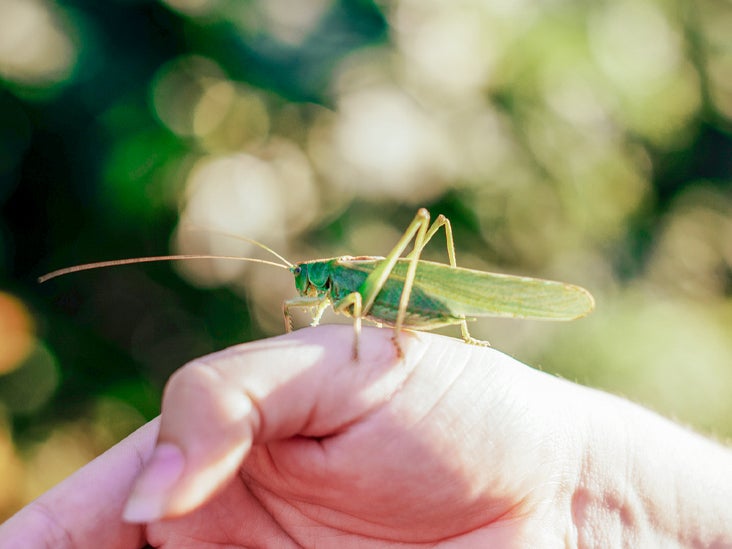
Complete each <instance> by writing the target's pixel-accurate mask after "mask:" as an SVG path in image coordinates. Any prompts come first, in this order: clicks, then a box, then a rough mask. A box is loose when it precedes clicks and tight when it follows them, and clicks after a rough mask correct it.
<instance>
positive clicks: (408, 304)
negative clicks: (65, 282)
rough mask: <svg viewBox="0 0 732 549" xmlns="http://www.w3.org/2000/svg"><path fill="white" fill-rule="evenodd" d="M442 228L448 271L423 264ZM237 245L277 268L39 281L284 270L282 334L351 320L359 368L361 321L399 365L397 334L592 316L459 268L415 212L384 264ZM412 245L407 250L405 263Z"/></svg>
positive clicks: (555, 291) (541, 292) (560, 300)
mask: <svg viewBox="0 0 732 549" xmlns="http://www.w3.org/2000/svg"><path fill="white" fill-rule="evenodd" d="M441 228H444V231H445V239H446V242H447V256H448V260H449V265H447V264H444V263H435V262H432V261H425V260H422V259H420V257H421V255H422V250H423V249H424V247H425V245H426V244H427V243H428V242H429V241H430V239H431V238H432V237H433V236H434V235H435V233H437V231H438V230H440V229H441ZM240 238H241V237H240ZM242 240H246V241H248V242H251V243H253V244H255V245H257V246H259V247H260V248H263V249H265V250H267V251H268V252H270V253H272V254H273V255H274V256H276V257H277V258H278V259H279V260H280V261H282V263H275V262H273V261H266V260H262V259H253V258H246V257H232V256H211V255H165V256H153V257H139V258H132V259H119V260H113V261H103V262H99V263H87V264H84V265H77V266H74V267H67V268H65V269H59V270H57V271H53V272H51V273H48V274H46V275H44V276H42V277H41V278H40V279H39V281H40V282H45V281H46V280H49V279H51V278H55V277H57V276H61V275H64V274H67V273H71V272H77V271H82V270H87V269H95V268H100V267H110V266H115V265H126V264H131V263H144V262H151V261H166V260H184V259H232V260H239V261H253V262H256V263H263V264H266V265H273V266H276V267H280V268H285V269H288V270H289V271H290V272H291V273H292V275H293V276H294V278H295V287H296V289H297V292H298V294H299V295H298V297H294V298H292V299H288V300H286V301H285V302H284V304H283V316H284V321H285V330H286V331H287V332H290V331H292V324H293V323H292V313H291V310H292V309H295V308H307V309H311V310H312V311H313V319H312V323H311V325H312V326H317V325H318V324H319V322H320V319H321V317H322V315H323V313H324V312H325V310H326V309H327V308H328V306H331V307H332V308H333V310H334V311H335V312H336V313H342V314H345V315H348V316H350V317H352V318H353V330H354V340H353V358H354V360H358V351H359V337H360V334H361V322H362V320H364V319H365V320H368V321H372V322H374V323H375V324H377V325H387V326H392V327H393V329H394V335H393V336H392V340H393V342H394V346H395V349H396V352H397V355H398V356H399V357H400V358H401V357H402V356H403V353H402V349H401V346H400V344H399V334H400V332H401V331H402V329H412V330H431V329H434V328H438V327H442V326H450V325H455V324H457V325H459V326H460V331H461V334H462V338H463V340H464V341H465V342H466V343H470V344H473V345H489V343H488V342H487V341H481V340H478V339H475V338H473V337H472V336H471V335H470V332H469V331H468V321H470V320H474V319H475V318H476V317H483V316H498V317H514V318H533V319H541V320H573V319H576V318H580V317H582V316H585V315H586V314H588V313H589V312H590V311H592V309H593V308H594V299H593V297H592V295H591V294H590V293H589V292H588V291H587V290H585V289H584V288H581V287H579V286H574V285H571V284H565V283H563V282H556V281H552V280H543V279H538V278H530V277H524V276H514V275H507V274H499V273H491V272H485V271H477V270H473V269H464V268H461V267H458V266H457V263H456V260H455V244H454V242H453V236H452V227H451V225H450V221H449V220H448V219H447V218H446V217H445V216H444V215H439V216H438V217H437V219H435V221H434V223H432V224H431V225H430V214H429V212H428V211H427V210H426V209H424V208H421V209H420V210H419V211H418V212H417V215H416V216H415V217H414V219H413V220H412V222H411V223H410V224H409V226H408V227H407V229H406V231H405V232H404V234H403V235H402V237H401V238H400V239H399V241H398V242H397V243H396V245H395V246H394V248H393V249H392V250H391V251H390V252H389V254H388V255H387V256H386V257H378V256H357V257H352V256H341V257H333V258H328V259H314V260H310V261H302V262H300V263H295V264H293V263H290V262H289V261H287V260H286V259H285V258H283V257H282V256H281V255H279V254H278V253H276V252H275V251H273V250H271V249H270V248H268V247H267V246H265V245H264V244H261V243H259V242H256V241H254V240H251V239H248V238H242ZM412 241H413V242H414V244H413V247H412V250H411V251H410V253H409V254H408V255H407V256H405V257H402V254H403V253H404V250H405V249H406V248H407V246H408V245H409V244H410V242H412Z"/></svg>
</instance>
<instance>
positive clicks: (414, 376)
mask: <svg viewBox="0 0 732 549" xmlns="http://www.w3.org/2000/svg"><path fill="white" fill-rule="evenodd" d="M391 336H392V331H391V330H385V329H381V330H380V329H376V328H369V329H364V331H363V334H362V339H361V357H360V360H359V362H358V363H354V362H352V361H351V351H352V348H351V345H352V337H353V332H352V329H351V328H350V327H348V326H322V327H319V328H308V329H304V330H300V331H297V332H294V333H292V334H287V335H285V336H281V337H277V338H272V339H267V340H262V341H258V342H254V343H248V344H244V345H240V346H237V347H233V348H231V349H227V350H225V351H222V352H219V353H216V354H213V355H209V356H206V357H203V358H201V359H198V360H196V361H194V362H192V363H190V364H188V365H186V366H185V367H183V368H181V369H180V370H179V371H178V372H177V373H176V374H174V375H173V377H172V378H171V379H170V381H169V383H168V385H167V387H166V391H165V395H164V398H163V405H162V414H161V420H160V423H159V424H158V421H157V420H156V421H155V422H152V423H150V424H148V425H146V426H144V427H142V428H141V429H140V430H139V431H137V432H136V433H134V434H133V435H131V436H130V437H128V439H126V440H125V441H123V442H121V443H120V444H118V445H117V446H115V447H114V448H112V449H111V450H110V451H108V452H107V453H106V454H104V455H103V456H101V457H100V458H98V459H97V460H95V461H93V462H92V463H90V464H89V465H87V466H86V467H85V468H83V469H81V470H80V471H78V472H77V473H76V474H75V475H73V476H72V477H70V478H69V479H67V480H66V481H64V482H63V483H61V484H60V485H59V486H57V487H56V488H54V489H52V490H51V491H49V492H48V493H46V494H45V495H44V496H42V497H41V498H39V500H37V501H36V502H34V503H33V504H31V505H30V506H28V507H26V508H25V509H23V510H21V511H20V512H19V513H18V514H17V515H16V516H14V517H12V518H11V519H10V520H8V521H7V522H6V523H4V524H3V525H2V526H0V546H1V547H3V548H8V549H14V548H21V547H22V548H35V547H39V548H40V547H62V548H63V547H75V548H85V547H102V546H103V547H118V548H132V547H143V546H144V545H145V543H149V544H150V545H152V546H154V547H164V548H174V547H175V548H184V549H185V548H188V547H199V548H200V547H202V548H208V547H210V548H213V547H219V548H220V547H232V548H233V547H283V548H287V547H325V548H328V547H346V548H347V547H623V546H637V547H649V546H650V547H654V546H659V547H661V546H662V547H696V546H698V547H702V546H709V547H711V546H713V543H715V542H716V543H719V545H718V546H719V547H724V546H725V545H724V544H725V543H730V544H731V545H732V534H730V532H729V531H728V530H726V528H727V527H726V526H725V524H727V523H729V522H731V521H730V520H729V519H730V518H732V517H730V516H729V515H728V516H726V517H725V516H724V513H729V512H728V511H727V510H726V509H727V507H728V506H722V505H721V504H716V505H713V507H714V509H715V511H713V512H712V511H709V510H708V509H707V508H705V506H704V505H703V504H700V503H699V501H698V496H699V494H693V498H692V504H691V505H689V506H688V510H689V512H686V511H687V509H686V508H684V507H682V506H680V504H679V502H680V501H682V500H683V496H684V494H685V490H687V488H686V485H685V484H684V482H683V481H681V480H678V478H677V477H678V475H677V469H678V470H681V468H680V467H677V466H676V465H675V462H674V461H672V458H673V459H675V458H676V457H681V458H683V454H684V452H685V451H687V450H688V453H689V455H694V456H699V455H703V456H706V457H705V458H704V459H706V462H705V463H704V468H703V470H702V471H706V470H709V469H714V470H717V469H720V468H721V467H722V466H724V467H726V468H727V469H731V468H730V467H729V465H730V464H731V463H732V459H730V456H729V452H728V450H726V449H724V448H722V447H719V446H717V445H715V444H713V443H711V442H708V441H706V440H704V439H701V437H697V435H694V434H692V433H688V432H687V431H685V430H683V429H681V428H679V427H677V426H675V425H673V424H671V423H669V422H667V421H666V420H664V419H662V418H660V417H658V416H656V415H654V414H652V413H650V412H647V411H645V410H642V409H641V408H638V407H635V406H634V405H631V404H630V403H627V402H625V401H622V400H621V399H617V398H615V397H611V396H610V395H606V394H604V393H600V392H598V391H593V390H591V389H586V388H584V387H581V386H578V385H575V384H572V383H569V382H567V381H564V380H561V379H558V378H555V377H552V376H550V375H547V374H544V373H542V372H539V371H536V370H533V369H531V368H528V367H527V366H525V365H523V364H521V363H519V362H517V361H515V360H513V359H511V358H510V357H508V356H506V355H503V354H502V353H500V352H499V351H496V350H495V349H490V348H481V347H475V346H470V345H466V344H464V343H463V342H461V341H459V340H455V339H452V338H446V337H443V336H438V335H433V334H425V333H419V334H415V333H403V334H402V335H401V337H400V341H401V344H402V346H403V349H404V352H405V359H404V360H402V361H399V360H397V359H396V353H395V350H394V346H393V344H392V342H391ZM636 425H637V426H638V427H639V429H638V434H637V435H635V434H633V429H634V428H635V426H636ZM158 428H159V435H158V434H157V432H158ZM648 433H657V435H653V436H651V435H648ZM156 436H158V437H159V438H158V449H157V451H156V452H155V454H154V455H153V456H152V457H151V454H152V453H153V447H154V443H155V438H156ZM654 436H655V437H656V438H657V439H658V440H656V438H654ZM669 441H670V442H669ZM643 444H653V445H656V444H659V445H662V446H663V447H664V449H665V451H666V452H667V453H666V454H658V453H653V452H651V453H650V454H648V455H651V454H652V455H653V456H654V458H653V460H648V458H647V457H646V455H647V454H646V453H645V452H639V451H638V448H639V447H641V446H642V445H643ZM659 447H660V446H659ZM674 448H676V450H674ZM651 449H652V450H653V449H655V446H653V447H651ZM658 455H663V456H664V457H666V458H668V463H667V464H666V463H665V462H664V461H663V460H660V461H659V458H658ZM695 459H697V460H698V459H699V458H695ZM646 465H647V466H646ZM143 466H144V467H146V469H145V471H144V472H143V473H142V474H140V471H141V470H142V469H143ZM688 469H689V467H688V462H686V463H685V465H684V470H685V471H687V472H688ZM649 478H651V479H657V480H658V482H655V483H654V481H653V480H648V479H649ZM691 481H692V482H691V483H690V484H689V486H697V487H698V488H697V490H699V491H701V492H703V493H704V494H707V495H708V494H710V493H712V492H713V491H714V490H711V489H708V488H710V487H712V486H713V487H714V488H715V490H716V491H717V492H718V493H719V497H721V498H725V497H727V498H728V496H729V494H730V491H729V490H730V489H732V479H730V478H729V475H726V476H725V475H722V476H720V475H714V479H713V482H709V483H708V484H705V483H707V481H708V479H707V478H706V477H705V476H704V474H702V473H700V474H699V476H698V477H694V476H693V475H692V478H691ZM669 486H672V487H675V488H676V489H677V490H678V492H675V491H672V490H670V489H669ZM692 491H693V490H692ZM130 493H131V496H130ZM128 497H129V501H128ZM721 501H724V499H720V500H719V502H721ZM126 502H127V503H126ZM719 502H717V503H719ZM712 504H714V502H713V501H712ZM125 505H127V506H126V509H125ZM720 509H721V510H720ZM123 510H124V516H125V517H126V518H127V519H128V521H129V520H132V521H133V523H130V522H125V521H123V520H122V514H123ZM720 513H721V514H720ZM161 517H167V518H166V519H165V520H155V519H156V518H161ZM136 522H139V523H142V524H135V523H136Z"/></svg>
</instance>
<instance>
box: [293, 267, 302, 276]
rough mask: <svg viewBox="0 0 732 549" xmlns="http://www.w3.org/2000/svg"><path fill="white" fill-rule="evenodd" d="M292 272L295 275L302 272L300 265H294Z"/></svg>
mask: <svg viewBox="0 0 732 549" xmlns="http://www.w3.org/2000/svg"><path fill="white" fill-rule="evenodd" d="M292 272H293V273H295V274H296V275H299V274H300V273H301V272H302V267H300V266H299V265H298V266H297V267H295V270H294V271H292Z"/></svg>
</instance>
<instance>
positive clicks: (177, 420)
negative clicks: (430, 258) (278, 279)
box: [124, 326, 415, 522]
mask: <svg viewBox="0 0 732 549" xmlns="http://www.w3.org/2000/svg"><path fill="white" fill-rule="evenodd" d="M405 335H406V334H405ZM352 337H353V331H352V330H351V329H350V328H349V327H347V326H323V327H320V328H318V329H304V330H299V331H297V332H294V333H291V334H286V335H284V336H280V337H276V338H272V339H268V340H263V341H258V342H254V343H247V344H244V345H239V346H236V347H232V348H230V349H227V350H225V351H221V352H219V353H215V354H213V355H209V356H206V357H203V358H200V359H197V360H195V361H193V362H191V363H190V364H188V365H186V366H185V367H183V368H181V369H180V370H179V371H178V372H176V373H175V374H174V375H173V376H172V377H171V379H170V381H169V382H168V385H167V386H166V389H165V394H164V396H163V405H162V414H161V425H160V435H159V438H158V443H157V447H156V449H155V451H154V453H153V456H152V458H151V459H150V461H149V462H148V464H147V466H146V468H145V470H144V471H143V473H142V475H141V476H140V477H139V478H138V481H137V483H136V486H135V488H134V490H133V492H132V495H131V496H130V499H129V501H128V505H127V507H126V510H125V515H124V516H125V519H126V520H129V521H132V522H150V521H153V520H157V519H159V518H162V517H171V516H175V515H179V514H182V513H185V512H187V511H190V510H192V509H194V508H195V507H197V506H198V505H200V504H202V503H203V502H205V501H207V500H208V499H209V498H210V497H211V496H212V495H213V494H214V493H215V492H216V491H217V490H218V489H219V488H220V487H221V486H222V485H224V484H225V483H226V482H228V481H229V480H231V479H232V478H233V476H234V475H235V473H236V472H237V470H238V468H239V466H240V464H241V463H242V461H243V459H244V458H245V456H246V455H247V453H248V452H249V450H250V448H251V446H252V444H258V443H266V442H269V441H273V440H279V439H283V438H288V437H292V436H294V435H302V436H308V437H322V436H326V435H328V434H331V433H334V432H338V431H339V430H340V429H341V428H343V427H344V426H345V425H348V424H349V423H351V422H353V421H355V420H356V419H357V418H359V417H361V416H362V415H364V414H366V413H367V412H368V411H369V410H370V409H372V408H373V407H375V406H378V405H379V404H380V403H382V402H384V401H385V400H386V399H388V398H389V396H390V395H391V394H393V392H394V391H396V390H397V388H398V387H400V386H401V384H402V382H403V381H404V379H405V378H406V376H407V375H408V373H409V371H410V370H411V368H412V367H413V364H414V362H412V361H411V360H410V359H409V358H408V359H407V360H406V361H397V356H396V352H395V348H394V345H393V343H392V341H391V332H390V331H388V330H379V329H365V330H364V332H363V334H362V339H361V348H362V352H361V358H360V360H359V361H358V362H354V361H353V359H352V344H353V340H352ZM414 339H415V338H413V337H410V336H407V337H404V338H403V340H404V341H403V343H404V345H405V346H406V347H409V346H410V345H411V344H413V342H414ZM414 354H415V353H407V355H406V356H407V357H410V356H412V355H414Z"/></svg>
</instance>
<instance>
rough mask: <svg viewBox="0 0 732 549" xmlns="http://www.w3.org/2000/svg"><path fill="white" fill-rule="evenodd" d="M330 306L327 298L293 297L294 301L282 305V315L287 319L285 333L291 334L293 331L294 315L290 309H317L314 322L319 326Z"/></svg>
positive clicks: (289, 300)
mask: <svg viewBox="0 0 732 549" xmlns="http://www.w3.org/2000/svg"><path fill="white" fill-rule="evenodd" d="M329 304H330V300H329V299H328V298H327V297H302V296H301V297H293V298H292V299H288V300H286V301H285V302H284V303H283V304H282V314H283V316H284V319H285V332H287V333H290V332H291V331H292V314H291V313H290V309H292V308H298V309H309V308H312V307H313V306H315V307H317V311H316V313H315V315H313V322H315V323H316V324H314V325H317V323H318V322H320V317H321V316H323V311H325V309H326V308H327V307H328V305H329Z"/></svg>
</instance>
